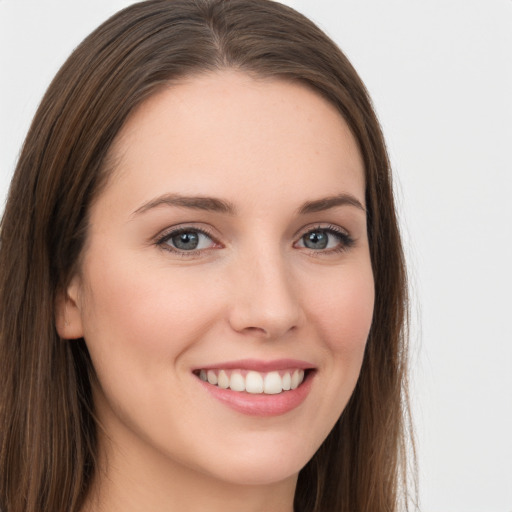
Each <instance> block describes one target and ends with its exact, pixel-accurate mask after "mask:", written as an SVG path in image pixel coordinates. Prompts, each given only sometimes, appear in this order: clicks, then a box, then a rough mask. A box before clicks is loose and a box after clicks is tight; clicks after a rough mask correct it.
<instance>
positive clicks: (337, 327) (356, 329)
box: [312, 265, 375, 362]
mask: <svg viewBox="0 0 512 512" xmlns="http://www.w3.org/2000/svg"><path fill="white" fill-rule="evenodd" d="M324 290H325V291H324V292H323V293H316V294H315V296H314V297H313V298H312V300H313V302H314V305H313V307H312V310H313V311H314V314H315V318H316V320H315V324H316V325H317V326H319V328H320V329H321V330H322V338H323V339H324V342H325V344H326V346H327V348H328V350H329V351H330V352H331V353H332V355H333V356H335V357H338V356H339V357H341V358H342V359H343V360H344V361H345V362H346V361H348V360H350V359H351V358H352V357H356V358H360V359H362V353H363V352H364V348H365V346H366V340H367V338H368V334H369V331H370V326H371V323H372V317H373V307H374V300H375V292H374V282H373V276H372V272H371V268H370V267H369V265H368V266H367V267H366V268H365V267H363V268H362V270H361V271H352V272H345V273H344V274H343V275H341V276H340V277H339V278H336V279H332V280H331V281H330V283H326V286H325V287H324Z"/></svg>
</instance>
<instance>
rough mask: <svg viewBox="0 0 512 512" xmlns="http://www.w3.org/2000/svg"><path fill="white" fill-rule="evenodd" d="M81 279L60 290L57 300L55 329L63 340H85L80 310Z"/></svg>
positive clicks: (76, 278) (75, 278)
mask: <svg viewBox="0 0 512 512" xmlns="http://www.w3.org/2000/svg"><path fill="white" fill-rule="evenodd" d="M80 288H81V287H80V279H79V277H78V276H75V277H73V279H72V280H71V282H70V284H69V286H68V287H67V288H66V289H65V290H64V289H63V290H60V291H59V292H58V294H57V297H56V300H55V327H56V329H57V333H58V334H59V336H60V337H61V338H62V339H65V340H74V339H78V338H83V335H84V333H83V326H82V311H81V308H80Z"/></svg>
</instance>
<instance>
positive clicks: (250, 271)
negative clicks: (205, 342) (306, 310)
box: [229, 251, 303, 339]
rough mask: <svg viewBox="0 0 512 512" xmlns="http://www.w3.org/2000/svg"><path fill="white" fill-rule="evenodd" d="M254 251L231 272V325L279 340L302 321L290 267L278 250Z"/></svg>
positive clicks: (242, 331) (234, 327) (247, 332)
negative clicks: (268, 251)
mask: <svg viewBox="0 0 512 512" xmlns="http://www.w3.org/2000/svg"><path fill="white" fill-rule="evenodd" d="M262 253H265V251H258V252H257V253H255V252H253V253H252V254H251V255H249V256H248V257H246V258H244V261H243V262H240V261H238V262H237V264H236V271H235V272H233V273H232V276H233V280H232V281H231V282H230V284H232V292H233V293H230V296H231V303H230V311H229V323H230V325H231V327H232V328H233V329H234V330H235V331H237V332H239V333H243V334H247V335H251V336H255V337H258V338H262V339H278V338H281V337H283V336H285V335H286V334H287V333H289V332H291V331H293V330H295V329H297V328H298V327H299V325H300V324H301V322H302V317H303V312H302V308H301V301H300V297H299V294H298V289H297V286H296V284H297V283H296V281H295V280H294V279H293V275H292V271H291V268H290V265H288V264H287V262H286V260H285V258H283V257H282V255H280V254H279V252H278V251H275V253H274V254H269V253H265V254H262Z"/></svg>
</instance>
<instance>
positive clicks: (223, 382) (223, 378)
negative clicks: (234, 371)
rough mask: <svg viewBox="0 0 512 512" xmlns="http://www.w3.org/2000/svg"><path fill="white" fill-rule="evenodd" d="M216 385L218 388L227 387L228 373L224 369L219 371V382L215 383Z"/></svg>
mask: <svg viewBox="0 0 512 512" xmlns="http://www.w3.org/2000/svg"><path fill="white" fill-rule="evenodd" d="M217 385H218V386H219V388H222V389H227V388H229V377H228V374H227V373H226V372H225V371H224V370H221V371H220V372H219V382H218V383H217Z"/></svg>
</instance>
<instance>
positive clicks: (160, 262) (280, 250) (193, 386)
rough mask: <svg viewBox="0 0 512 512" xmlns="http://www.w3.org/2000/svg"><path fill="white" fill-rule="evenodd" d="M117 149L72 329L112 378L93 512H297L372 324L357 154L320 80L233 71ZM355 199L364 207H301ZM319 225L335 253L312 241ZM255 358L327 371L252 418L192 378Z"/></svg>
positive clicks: (151, 120) (172, 95) (71, 307)
mask: <svg viewBox="0 0 512 512" xmlns="http://www.w3.org/2000/svg"><path fill="white" fill-rule="evenodd" d="M112 153H113V156H114V161H115V162H116V169H115V170H114V172H113V175H112V176H111V178H110V180H109V183H108V185H107V187H106V188H105V189H104V190H103V191H102V192H101V194H100V195H99V197H97V198H96V200H95V202H94V204H93V205H92V207H91V211H90V231H89V233H88V241H87V244H86V249H85V250H84V254H83V258H82V266H81V269H80V271H79V273H78V274H77V275H76V276H74V278H73V279H72V281H71V283H70V285H69V287H68V289H67V294H66V295H65V297H61V299H60V300H59V316H58V325H57V328H58V330H59V333H60V335H61V336H62V337H64V338H67V339H73V338H78V337H82V336H83V337H84V338H85V340H86V343H87V346H88V349H89V351H90V354H91V358H92V361H93V364H94V368H95V370H96V373H97V377H98V382H97V383H95V384H94V400H95V406H96V409H97V416H98V418H99V422H100V425H101V426H100V429H99V443H100V453H99V470H98V471H97V474H96V478H95V482H94V485H93V489H92V491H91V493H90V495H89V498H88V502H87V504H86V507H85V510H101V511H108V512H112V511H121V510H122V511H124V512H132V511H145V510H152V511H156V512H159V511H162V512H163V511H190V512H193V511H204V510H209V511H217V510H219V511H220V510H222V511H223V512H226V511H228V512H229V511H233V512H234V511H237V512H239V511H240V510H244V511H253V512H256V511H269V510H272V511H276V512H291V511H292V510H293V495H294V491H295V485H296V479H297V475H298V472H299V471H300V469H301V468H302V467H303V466H304V465H305V464H306V462H307V461H308V460H309V459H310V458H311V456H312V455H313V454H314V453H315V451H316V450H317V449H318V447H319V446H320V444H321V443H322V442H323V440H324V439H325V437H326V436H327V434H328V433H329V431H330V430H331V428H332V427H333V425H334V423H335V422H336V420H337V419H338V417H339V416H340V414H341V412H342V411H343V409H344V407H345V405H346V403H347V401H348V399H349V397H350V395H351V393H352V391H353V389H354V386H355V384H356V381H357V378H358V375H359V372H360V368H361V363H362V358H363V354H364V349H365V344H366V339H367V336H368V332H369V329H370V324H371V320H372V313H373V303H374V282H373V275H372V270H371V262H370V256H369V248H368V238H367V233H366V215H365V211H364V199H365V182H364V168H363V163H362V159H361V155H360V153H359V150H358V147H357V144H356V142H355V140H354V138H353V136H352V134H351V133H350V131H349V129H348V127H347V125H346V123H345V122H344V120H343V119H342V117H341V116H340V114H339V113H338V112H337V111H336V110H335V108H334V107H333V106H332V105H331V104H330V103H328V102H326V101H325V100H324V99H323V98H321V97H320V96H319V95H317V94H316V93H315V92H312V91H311V90H309V89H308V88H306V87H305V86H302V85H300V84H295V83H290V82H285V81H279V80H268V79H255V78H253V77H250V76H248V75H246V74H243V73H240V72H235V71H222V72H217V73H209V74H205V75H200V76H196V77H192V78H189V79H187V80H186V81H183V82H181V83H179V84H177V85H173V86H170V87H169V88H167V89H165V90H163V91H161V92H159V93H158V94H156V95H154V96H153V97H151V98H150V99H149V100H147V101H146V102H145V103H143V104H142V105H141V106H140V107H139V108H138V109H137V110H136V111H135V112H134V113H133V114H132V116H131V117H130V118H129V120H128V121H127V123H126V124H125V126H124V127H123V129H122V131H121V133H120V134H119V137H118V139H117V140H116V142H115V144H114V146H113V148H112ZM164 194H181V195H184V196H201V197H204V196H208V197H215V198H220V199H221V200H223V201H226V202H229V203H231V204H232V206H233V207H234V209H235V212H233V213H225V212H220V211H209V210H202V209H196V208H189V207H182V206H172V205H169V204H159V205H158V206H154V207H148V206H147V205H148V204H150V203H151V202H152V201H154V200H155V199H158V198H161V197H162V195H164ZM339 194H345V195H350V197H351V198H353V199H354V201H356V200H357V201H358V202H359V203H360V204H361V207H358V206H356V205H354V204H343V205H338V206H333V207H330V208H328V209H323V210H321V211H316V212H309V213H306V214H301V213H299V212H298V210H299V208H300V207H301V206H302V205H304V203H307V202H308V201H316V200H318V199H322V198H326V197H332V196H336V195H339ZM144 205H146V208H145V209H144ZM141 208H142V210H144V211H141ZM175 227H178V228H179V227H185V228H188V229H206V230H207V231H208V233H209V234H210V235H211V239H210V238H208V237H202V238H201V246H200V249H199V250H198V251H192V252H190V251H188V252H187V251H185V253H184V254H181V253H176V252H173V250H172V241H169V240H167V241H165V242H162V240H161V239H162V235H163V234H166V233H168V232H169V230H172V229H173V228H175ZM331 227H335V228H336V229H338V230H340V231H341V232H342V233H344V234H346V235H349V236H350V237H351V238H352V239H353V243H352V244H351V245H350V244H346V243H345V239H340V238H339V237H337V236H335V235H334V234H332V233H331V234H329V233H328V232H327V231H326V229H327V228H329V229H330V228H331ZM322 230H323V231H322ZM312 231H315V232H317V233H318V232H320V234H324V235H326V236H328V240H329V246H328V248H326V249H318V248H316V246H315V248H313V249H312V248H308V247H306V245H305V242H304V238H303V237H304V235H305V234H306V233H308V232H312ZM337 249H340V250H337ZM246 358H253V359H259V360H264V361H269V360H274V359H280V358H294V359H300V360H305V361H308V362H310V363H312V365H313V366H314V367H315V373H314V376H313V381H312V386H311V390H310V393H309V395H308V396H307V398H306V399H305V401H304V402H303V403H302V404H301V405H300V406H299V407H297V408H296V409H294V410H292V411H290V412H287V413H285V414H281V415H277V416H270V417H257V416H251V415H247V414H242V413H240V412H238V411H235V410H233V409H231V408H230V407H228V406H226V405H225V404H223V403H221V402H219V401H217V400H215V399H213V398H212V397H211V396H210V394H209V393H208V392H205V389H204V386H203V384H202V383H201V382H200V381H199V379H198V378H197V377H196V376H195V375H194V374H193V373H192V370H193V369H196V368H200V367H203V366H206V365H211V364H214V363H218V362H221V361H230V360H239V359H246ZM198 489H200V490H201V492H198Z"/></svg>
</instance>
